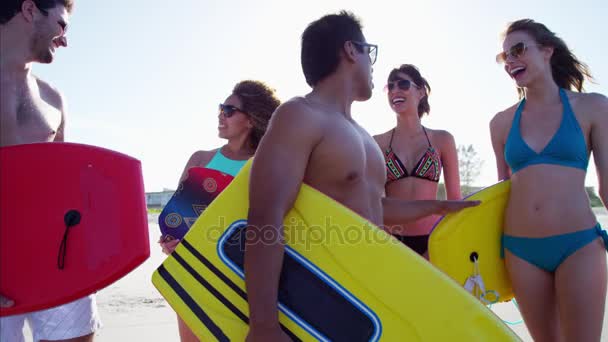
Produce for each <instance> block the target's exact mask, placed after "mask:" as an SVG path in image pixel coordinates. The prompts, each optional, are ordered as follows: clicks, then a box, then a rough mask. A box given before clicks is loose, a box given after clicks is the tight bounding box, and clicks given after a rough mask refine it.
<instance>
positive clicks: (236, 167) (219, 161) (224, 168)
mask: <svg viewBox="0 0 608 342" xmlns="http://www.w3.org/2000/svg"><path fill="white" fill-rule="evenodd" d="M246 162H247V160H233V159H228V158H227V157H226V156H224V155H223V154H222V152H221V148H220V149H218V150H217V152H216V153H215V155H214V156H213V158H211V161H209V163H207V165H206V166H205V167H206V168H209V169H214V170H218V171H220V172H223V173H227V174H229V175H231V176H236V174H237V173H239V171H240V170H241V168H242V167H243V165H245V163H246Z"/></svg>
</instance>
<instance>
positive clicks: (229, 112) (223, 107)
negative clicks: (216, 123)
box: [220, 103, 247, 118]
mask: <svg viewBox="0 0 608 342" xmlns="http://www.w3.org/2000/svg"><path fill="white" fill-rule="evenodd" d="M236 112H241V113H243V114H247V113H245V112H244V111H243V110H241V109H240V108H238V107H235V106H233V105H227V104H223V103H220V114H222V115H223V116H224V117H225V118H229V117H231V116H233V115H234V113H236Z"/></svg>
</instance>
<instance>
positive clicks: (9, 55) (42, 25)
mask: <svg viewBox="0 0 608 342" xmlns="http://www.w3.org/2000/svg"><path fill="white" fill-rule="evenodd" d="M73 5H74V3H73V0H45V1H43V0H2V1H1V2H0V146H9V145H18V144H28V143H37V142H53V141H58V142H62V141H64V127H65V107H64V101H63V98H62V96H61V94H60V93H59V92H58V91H57V90H56V89H54V88H53V87H51V86H50V85H49V84H48V83H46V82H44V81H43V80H41V79H39V78H37V77H36V76H34V75H33V74H32V64H33V63H44V64H48V63H51V62H52V61H53V59H54V55H55V51H56V50H57V49H58V48H60V47H67V38H66V35H65V34H66V30H67V26H68V18H69V15H70V13H71V11H72V7H73ZM41 167H42V168H44V165H42V166H41ZM0 191H1V189H0ZM0 229H10V228H8V227H0ZM24 248H27V246H24ZM24 272H27V270H24ZM0 281H2V279H0ZM40 286H44V284H41V285H40ZM17 304H19V303H17ZM12 305H14V303H13V301H12V300H9V299H8V298H5V297H2V295H0V306H1V307H10V306H12ZM26 320H27V321H28V322H29V325H30V327H31V330H32V333H33V335H34V336H33V337H34V340H35V341H39V340H54V341H63V340H69V341H76V342H84V341H92V340H93V334H94V332H95V331H96V330H97V329H99V328H100V327H101V322H100V320H99V317H98V314H97V307H96V303H95V297H94V295H91V296H87V297H84V298H81V299H79V300H76V301H74V302H71V303H68V304H65V305H60V306H57V307H54V308H51V309H48V310H42V311H36V312H31V313H28V314H23V315H14V316H6V317H2V318H0V342H9V341H10V342H21V341H23V340H24V336H23V326H24V323H25V321H26Z"/></svg>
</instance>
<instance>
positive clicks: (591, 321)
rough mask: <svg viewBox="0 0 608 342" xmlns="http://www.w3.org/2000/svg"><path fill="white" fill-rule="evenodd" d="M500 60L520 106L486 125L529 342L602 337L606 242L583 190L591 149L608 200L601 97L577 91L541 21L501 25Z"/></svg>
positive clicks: (569, 65) (575, 73) (562, 51)
mask: <svg viewBox="0 0 608 342" xmlns="http://www.w3.org/2000/svg"><path fill="white" fill-rule="evenodd" d="M503 50H504V52H502V53H500V54H498V56H497V61H498V62H499V63H504V68H505V71H506V72H507V74H508V75H509V76H510V77H511V78H512V79H513V80H514V81H515V83H516V85H517V90H518V92H519V97H520V102H519V103H517V104H515V105H513V106H512V107H510V108H508V109H506V110H504V111H502V112H500V113H498V114H496V116H495V117H494V118H493V119H492V121H491V123H490V131H491V135H492V144H493V147H494V152H495V154H496V165H497V168H498V177H499V179H507V178H510V179H511V184H512V186H511V194H510V197H509V202H508V206H507V211H506V217H505V228H504V235H503V248H504V254H505V262H506V266H507V270H508V272H509V275H510V278H511V281H512V284H513V290H514V293H515V297H516V298H517V301H518V303H519V305H520V310H521V313H522V316H523V318H524V321H525V323H526V325H527V327H528V329H529V331H530V334H531V335H532V337H533V338H534V340H535V341H560V340H565V341H599V340H600V336H601V333H602V322H603V317H604V304H605V299H606V247H607V246H608V236H607V235H606V232H604V231H603V230H602V229H601V228H600V226H599V224H598V223H597V220H596V218H595V216H594V214H593V211H592V210H591V208H590V205H589V199H588V197H587V193H586V191H585V186H584V185H585V175H586V170H587V165H588V162H589V155H590V153H593V156H594V159H595V164H596V167H597V171H598V176H599V184H600V197H601V198H602V201H603V202H604V203H606V200H608V192H607V191H608V188H607V186H608V184H606V181H608V134H606V132H608V98H606V97H605V96H603V95H600V94H587V93H582V90H583V82H584V81H585V79H589V78H590V74H589V70H588V69H587V66H586V65H585V64H583V63H581V62H580V61H579V60H578V59H577V58H576V56H574V55H573V54H572V52H571V51H570V50H569V49H568V47H567V46H566V44H565V43H564V41H563V40H562V39H560V38H559V37H557V36H556V35H555V34H554V33H553V32H551V31H549V30H548V29H547V27H545V26H544V25H542V24H540V23H537V22H534V21H533V20H529V19H524V20H519V21H516V22H513V23H511V24H510V25H509V27H508V28H507V31H506V32H505V36H504V42H503Z"/></svg>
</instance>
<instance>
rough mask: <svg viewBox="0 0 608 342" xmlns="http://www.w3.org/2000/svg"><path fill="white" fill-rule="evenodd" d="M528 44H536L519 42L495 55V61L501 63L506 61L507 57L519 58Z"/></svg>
mask: <svg viewBox="0 0 608 342" xmlns="http://www.w3.org/2000/svg"><path fill="white" fill-rule="evenodd" d="M530 46H536V44H526V43H524V42H519V43H517V44H515V45H513V46H511V48H510V49H509V51H503V52H501V53H499V54H498V55H496V63H498V64H502V63H506V62H507V58H509V57H513V58H519V57H521V56H523V55H524V53H526V51H527V50H528V48H529V47H530Z"/></svg>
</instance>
